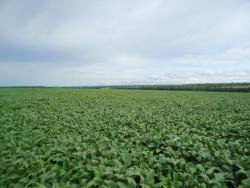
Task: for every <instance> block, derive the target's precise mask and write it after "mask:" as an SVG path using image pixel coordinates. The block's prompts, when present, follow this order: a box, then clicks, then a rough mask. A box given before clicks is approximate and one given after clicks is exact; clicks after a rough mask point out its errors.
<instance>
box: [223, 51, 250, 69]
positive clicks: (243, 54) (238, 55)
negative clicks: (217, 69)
mask: <svg viewBox="0 0 250 188" xmlns="http://www.w3.org/2000/svg"><path fill="white" fill-rule="evenodd" d="M224 58H225V59H226V60H230V61H235V60H236V61H237V60H243V61H244V60H245V61H248V63H249V65H250V48H233V49H230V50H227V51H226V52H225V54H224Z"/></svg>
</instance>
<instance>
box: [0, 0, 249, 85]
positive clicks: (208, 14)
mask: <svg viewBox="0 0 250 188" xmlns="http://www.w3.org/2000/svg"><path fill="white" fill-rule="evenodd" d="M204 82H250V0H188V1H183V0H79V1H78V0H72V1H68V0H53V1H51V0H43V1H34V0H22V1H20V0H0V85H1V86H11V85H17V86H18V85H45V86H76V85H114V84H182V83H204Z"/></svg>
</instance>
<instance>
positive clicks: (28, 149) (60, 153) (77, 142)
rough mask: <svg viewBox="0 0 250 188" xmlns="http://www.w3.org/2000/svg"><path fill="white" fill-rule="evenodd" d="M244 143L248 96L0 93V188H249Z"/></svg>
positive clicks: (249, 130)
mask: <svg viewBox="0 0 250 188" xmlns="http://www.w3.org/2000/svg"><path fill="white" fill-rule="evenodd" d="M249 136H250V94H249V93H216V92H187V91H185V92H184V91H143V90H140V91H139V90H114V89H92V90H87V89H45V88H44V89H22V88H16V89H0V187H5V186H7V185H8V186H9V187H14V186H16V187H18V186H19V187H23V186H27V187H35V186H40V187H52V186H53V187H131V188H132V187H140V186H141V187H212V186H215V187H216V186H217V187H237V186H239V185H243V184H245V186H246V187H247V185H248V186H249V185H250V179H249V178H250V174H249V173H250V149H249V146H250V140H249V139H250V138H249Z"/></svg>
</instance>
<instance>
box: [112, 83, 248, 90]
mask: <svg viewBox="0 0 250 188" xmlns="http://www.w3.org/2000/svg"><path fill="white" fill-rule="evenodd" d="M111 88H115V89H143V90H181V91H227V92H236V91H237V92H250V83H205V84H183V85H126V86H112V87H111Z"/></svg>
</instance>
